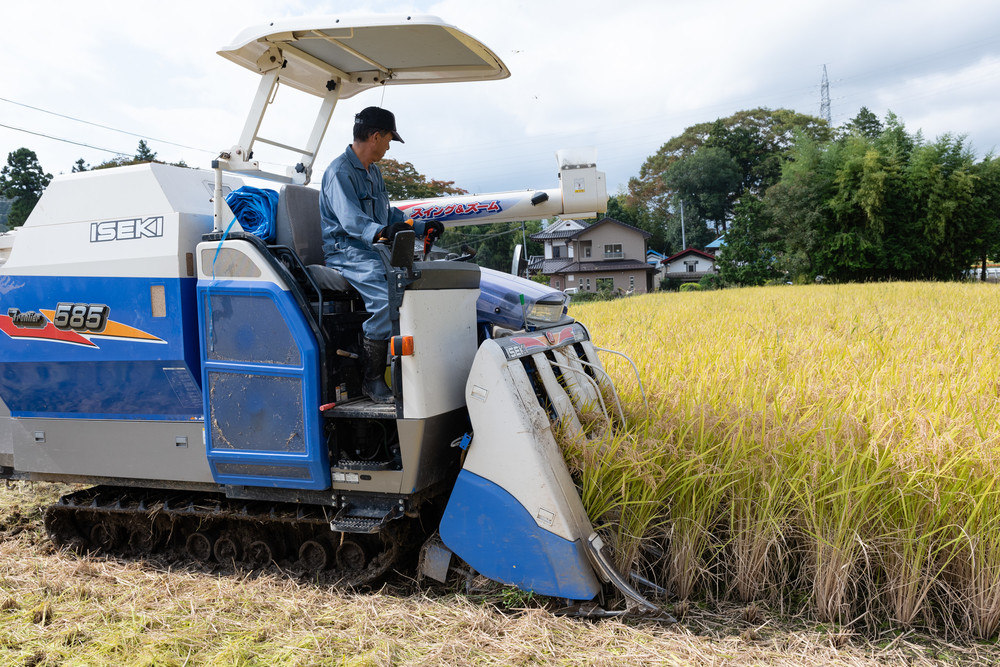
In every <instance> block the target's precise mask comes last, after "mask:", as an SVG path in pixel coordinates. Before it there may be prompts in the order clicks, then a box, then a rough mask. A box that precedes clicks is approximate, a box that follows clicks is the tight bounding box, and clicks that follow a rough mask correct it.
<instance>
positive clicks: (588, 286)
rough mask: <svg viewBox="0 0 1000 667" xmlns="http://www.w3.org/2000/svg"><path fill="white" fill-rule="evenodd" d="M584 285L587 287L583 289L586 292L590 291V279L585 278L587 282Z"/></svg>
mask: <svg viewBox="0 0 1000 667" xmlns="http://www.w3.org/2000/svg"><path fill="white" fill-rule="evenodd" d="M586 285H587V286H586V288H585V289H586V290H587V291H588V292H589V291H590V278H587V282H586Z"/></svg>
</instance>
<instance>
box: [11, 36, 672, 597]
mask: <svg viewBox="0 0 1000 667" xmlns="http://www.w3.org/2000/svg"><path fill="white" fill-rule="evenodd" d="M220 54H221V55H222V56H224V57H225V58H227V59H229V60H231V61H233V62H235V63H237V64H239V65H242V66H243V67H245V68H247V69H249V70H251V71H253V72H255V73H256V74H258V75H259V76H260V85H259V88H258V90H257V94H256V96H255V99H254V101H253V104H252V106H251V109H250V113H249V115H248V118H247V121H246V125H245V128H244V130H243V132H242V135H241V136H240V138H239V142H238V143H237V144H236V145H235V146H233V147H231V148H229V149H227V150H226V151H224V152H222V154H221V155H220V156H219V158H218V160H216V161H214V162H213V164H212V169H211V170H202V169H188V168H182V167H174V166H168V165H162V164H144V165H137V166H129V167H121V168H116V169H106V170H100V171H92V172H83V173H74V174H67V175H64V176H60V177H57V178H56V179H55V180H54V181H53V182H52V184H51V185H50V186H49V187H48V188H47V189H46V191H45V193H44V195H43V196H42V198H41V200H40V201H39V203H38V205H37V206H36V207H35V209H34V211H33V212H32V214H31V217H30V218H29V219H28V221H27V222H26V223H25V224H24V226H23V228H22V229H21V230H20V231H19V232H18V235H17V239H16V242H15V243H14V245H13V248H12V251H11V254H10V257H9V260H8V261H7V262H6V264H4V265H3V266H2V267H0V295H2V299H3V301H2V305H3V308H2V310H0V330H2V334H0V399H2V403H0V476H2V477H4V478H7V479H28V480H50V481H60V482H70V483H81V484H86V485H92V486H89V488H86V489H84V490H81V491H77V492H74V493H71V494H70V495H67V496H65V497H63V498H62V499H60V501H59V502H58V503H56V504H54V505H52V506H51V507H49V508H47V510H46V515H45V525H46V528H47V530H48V533H49V535H50V536H51V538H52V540H53V541H54V542H55V543H56V544H58V545H65V546H71V547H75V548H80V549H89V550H98V551H102V552H107V553H122V554H138V555H141V554H145V553H149V552H154V551H164V552H166V553H170V554H177V555H183V556H184V557H188V558H192V559H195V560H198V561H203V562H211V561H219V562H224V563H228V562H236V563H239V564H243V565H248V566H267V565H268V564H270V563H271V562H278V563H281V564H283V565H285V566H286V567H288V568H290V569H295V568H299V569H301V570H303V571H305V572H308V573H310V574H311V575H312V576H316V577H318V578H322V579H326V580H330V581H340V582H344V583H347V584H361V583H365V582H368V581H373V580H375V579H377V578H378V577H379V576H381V575H382V574H384V573H385V572H387V571H388V570H389V568H391V567H393V565H395V564H396V563H398V562H399V561H400V559H402V558H403V557H404V556H407V555H408V554H414V553H416V551H417V549H418V547H420V545H421V544H423V545H424V546H423V550H422V559H421V562H422V565H421V567H422V570H423V571H424V572H425V573H426V574H428V575H430V576H435V577H437V578H443V577H444V576H445V575H446V574H447V572H448V567H449V565H448V564H449V561H450V560H451V557H452V554H456V555H457V556H459V557H460V558H461V559H462V560H464V561H465V562H466V563H467V564H468V565H470V566H471V567H472V568H474V569H475V570H477V571H478V572H480V573H481V574H483V575H485V576H487V577H489V578H491V579H494V580H497V581H500V582H504V583H509V584H514V585H517V586H519V587H521V588H523V589H526V590H532V591H536V592H538V593H542V594H545V595H549V596H555V597H558V598H564V599H567V600H571V601H589V600H591V599H593V598H595V596H598V595H600V594H601V591H602V582H604V583H607V582H613V583H614V584H615V585H616V586H617V587H618V588H619V589H620V590H622V592H623V593H625V595H626V596H627V597H628V599H630V600H632V601H633V603H634V604H633V605H632V606H633V607H635V606H636V605H638V607H639V608H646V609H653V607H652V605H650V604H649V603H648V602H646V601H645V600H643V599H642V597H641V596H640V595H639V594H638V593H637V592H636V591H635V590H634V589H632V588H631V587H630V586H629V585H628V584H627V583H626V582H625V581H624V580H623V579H622V577H621V576H620V575H618V574H617V573H616V572H615V571H614V569H613V568H612V567H611V566H610V565H609V563H608V561H607V557H606V555H605V554H604V553H603V552H602V544H601V541H600V538H599V537H598V536H597V535H596V534H595V533H594V530H593V528H592V526H591V523H590V520H589V519H588V517H587V515H586V513H585V511H584V509H583V505H582V503H581V500H580V498H579V495H578V493H577V490H576V488H575V487H574V484H573V481H572V479H571V478H570V474H569V472H568V470H567V467H566V464H565V462H564V460H563V457H562V454H561V452H560V449H559V447H558V445H557V444H556V441H555V439H554V437H553V429H554V428H555V427H556V425H557V424H558V425H559V427H560V428H562V429H568V432H569V433H571V434H573V433H575V434H578V435H580V434H582V433H583V429H582V427H581V421H580V419H579V417H578V413H580V412H584V411H589V410H596V411H598V412H600V411H601V410H604V411H605V412H606V411H607V407H606V403H607V402H608V401H606V397H611V396H613V394H614V388H613V387H612V386H611V383H610V381H609V379H608V378H607V376H606V375H605V373H604V372H603V370H602V367H601V363H600V361H599V360H598V358H597V355H596V352H595V349H594V347H593V345H592V344H591V342H590V337H589V335H588V332H587V330H586V329H585V328H584V327H583V326H582V325H581V324H579V323H576V322H574V321H573V320H572V319H571V318H569V317H568V316H567V315H566V308H565V296H564V295H563V294H562V293H561V292H557V291H555V290H551V289H549V288H546V287H543V286H541V285H538V284H536V283H533V282H529V281H526V280H523V279H520V278H517V277H515V276H510V275H507V274H501V273H498V272H492V271H488V270H486V269H480V268H479V267H477V266H476V265H475V264H472V263H469V262H463V261H453V260H452V261H449V260H444V261H415V260H414V252H413V250H414V248H413V238H412V234H401V235H398V236H397V242H396V243H395V244H394V246H393V247H392V248H384V252H383V253H382V254H383V256H384V261H385V265H386V270H387V272H388V275H389V285H390V304H391V310H392V326H393V334H394V337H393V340H392V347H391V350H392V351H391V359H390V360H388V364H387V373H386V377H387V382H389V383H390V385H391V388H392V392H393V394H394V398H395V401H394V403H392V404H388V405H380V404H375V403H372V402H371V401H369V400H367V399H365V398H363V395H362V394H361V392H360V382H361V376H360V368H359V366H360V362H359V360H358V356H359V353H360V349H359V347H360V340H361V323H362V321H363V320H364V319H365V318H366V317H367V313H366V312H365V311H364V306H363V303H362V301H361V300H360V298H359V296H358V295H357V293H356V292H354V291H353V290H352V289H351V288H350V287H349V286H348V285H347V284H346V281H344V279H343V277H342V276H340V275H339V274H338V273H337V272H336V271H334V270H333V269H329V268H327V267H325V266H323V256H322V249H321V240H320V220H319V204H318V198H319V193H318V191H317V190H316V189H314V188H309V187H306V185H307V184H308V183H309V181H310V178H311V176H312V173H313V168H314V164H313V159H314V156H315V155H316V153H317V150H318V148H319V145H320V143H321V142H322V139H323V135H324V133H325V131H326V127H327V124H328V122H329V120H330V117H331V115H332V113H333V110H334V107H335V105H336V103H337V101H338V100H340V99H346V98H349V97H351V96H354V95H356V94H358V93H361V92H364V91H366V90H368V89H370V88H380V87H382V86H393V85H400V84H417V83H438V82H452V81H482V80H490V79H503V78H505V77H507V76H509V72H508V71H507V69H506V67H505V66H504V64H503V63H502V62H501V61H500V59H499V58H497V57H496V55H494V54H493V53H492V52H491V51H490V50H489V49H487V48H486V47H485V46H483V45H482V44H480V43H479V42H478V41H476V40H475V39H473V38H472V37H470V36H469V35H467V34H465V33H464V32H462V31H460V30H458V29H456V28H454V27H452V26H449V25H446V24H444V23H442V22H441V21H440V20H439V19H436V18H433V17H406V18H405V19H401V20H395V21H387V20H383V19H376V20H370V19H368V20H362V19H357V18H345V19H336V18H333V19H325V20H324V21H320V22H317V21H301V20H300V21H291V22H286V23H274V24H270V25H269V26H267V27H266V28H264V29H261V30H250V31H247V32H244V33H243V34H241V35H240V36H239V37H238V38H237V39H236V41H235V42H234V43H233V45H232V46H230V47H227V48H225V49H224V50H222V51H220ZM278 86H288V87H291V88H293V89H296V90H299V91H303V92H305V93H309V94H312V95H315V96H317V97H319V98H320V100H321V102H320V105H319V113H318V115H317V118H316V121H315V123H314V125H313V127H312V130H311V132H310V134H309V137H308V140H307V143H306V145H305V147H304V148H293V147H291V146H288V145H285V144H281V143H280V142H276V141H272V140H269V139H265V138H264V137H262V136H260V131H261V122H262V119H263V117H264V115H265V113H266V112H268V110H269V109H270V108H271V101H272V99H273V97H274V93H275V91H276V89H277V87H278ZM265 144H266V145H268V146H271V147H277V148H278V149H281V150H284V151H286V152H287V151H292V152H293V153H294V154H295V155H296V156H297V160H294V162H295V165H294V166H293V167H290V168H289V169H288V170H287V172H284V173H268V172H267V171H266V170H264V169H263V168H262V166H261V165H262V163H260V162H257V161H255V160H254V148H255V146H262V145H265ZM291 161H292V160H290V162H291ZM240 174H242V175H245V176H248V177H254V178H264V179H269V180H271V181H277V182H279V183H281V184H282V185H281V186H279V187H280V188H281V190H280V198H279V200H278V207H277V215H276V218H275V220H274V224H275V228H276V230H275V238H273V239H269V240H268V239H262V238H260V237H259V236H256V235H254V234H251V233H249V232H248V231H246V230H244V229H243V228H242V227H241V226H240V225H239V223H238V222H233V221H234V215H233V212H232V211H231V210H230V207H229V206H228V205H227V203H226V195H227V194H228V193H229V192H231V191H233V190H236V189H238V188H240V187H241V186H242V185H244V182H243V180H242V178H240V177H239V176H238V175H240ZM559 177H560V182H559V185H558V187H556V188H554V189H551V190H542V191H527V192H506V193H499V194H491V195H481V196H462V197H447V198H441V199H434V200H429V201H410V202H398V203H396V204H395V205H396V206H398V207H399V208H401V209H403V210H404V211H405V212H407V214H408V215H410V216H411V217H414V218H419V217H426V218H434V219H437V220H441V221H442V222H443V223H444V224H445V225H446V226H454V225H460V224H479V223H483V222H494V221H503V220H524V219H536V218H542V217H548V216H553V215H586V214H590V215H593V214H595V212H598V211H603V210H604V208H605V202H606V192H605V187H604V182H603V178H604V176H603V174H602V173H601V172H599V171H597V169H596V167H595V166H594V164H593V160H592V159H589V158H586V157H582V158H581V157H579V156H573V155H570V154H568V153H562V154H560V173H559ZM407 236H409V238H406V237H407ZM459 259H462V258H459ZM581 437H582V435H581ZM435 529H437V531H438V534H439V536H440V539H432V540H428V541H427V542H426V543H425V540H426V539H427V537H428V535H429V534H432V533H434V532H435Z"/></svg>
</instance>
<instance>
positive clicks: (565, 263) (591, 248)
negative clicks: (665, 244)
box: [528, 218, 657, 294]
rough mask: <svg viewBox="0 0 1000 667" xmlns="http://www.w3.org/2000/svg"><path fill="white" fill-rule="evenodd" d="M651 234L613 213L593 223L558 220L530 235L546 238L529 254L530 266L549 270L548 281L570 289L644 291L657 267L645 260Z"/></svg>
mask: <svg viewBox="0 0 1000 667" xmlns="http://www.w3.org/2000/svg"><path fill="white" fill-rule="evenodd" d="M650 236H652V235H651V234H650V233H649V232H646V231H644V230H642V229H639V228H638V227H633V226H632V225H627V224H625V223H624V222H619V221H618V220H615V219H614V218H602V219H601V220H598V221H597V222H595V223H593V224H591V225H587V224H585V223H583V222H580V221H579V220H557V221H556V222H555V223H553V224H552V225H549V226H548V227H547V228H545V229H544V230H542V231H541V232H539V233H538V234H532V235H531V238H532V239H533V240H535V241H541V242H542V243H543V244H544V246H545V254H544V255H543V256H536V257H532V258H531V260H530V261H529V262H528V272H529V273H531V274H538V273H541V274H544V275H547V276H549V285H550V286H552V287H554V288H556V289H560V290H564V291H568V292H570V293H573V292H597V291H600V290H602V289H606V290H609V291H612V292H620V293H622V294H644V293H646V292H649V291H652V289H653V275H654V274H655V273H656V271H657V268H656V267H655V266H651V265H649V264H647V263H646V240H647V239H648V238H649V237H650Z"/></svg>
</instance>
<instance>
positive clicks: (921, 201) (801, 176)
mask: <svg viewBox="0 0 1000 667" xmlns="http://www.w3.org/2000/svg"><path fill="white" fill-rule="evenodd" d="M998 198H1000V164H998V162H997V160H996V159H994V157H993V156H987V157H986V158H985V159H983V160H980V161H977V160H976V158H975V154H974V152H973V150H972V148H971V147H970V146H969V145H968V143H967V142H966V139H965V137H962V136H956V135H953V134H945V135H943V136H941V137H939V138H938V139H936V140H934V141H928V140H926V139H925V138H924V137H923V135H922V134H921V133H920V132H916V133H911V132H909V131H907V129H906V127H905V125H904V123H903V121H902V120H901V119H899V118H898V117H896V116H895V115H893V114H892V113H891V112H890V113H889V114H888V115H887V116H886V118H885V119H884V121H883V120H879V119H878V118H877V117H876V116H875V114H873V113H872V112H871V111H869V110H868V109H867V108H865V107H862V108H861V110H860V111H859V112H858V114H857V116H855V117H854V118H853V119H851V120H850V121H849V122H848V123H846V124H844V125H843V126H841V127H837V128H834V127H830V126H829V125H828V124H827V123H826V122H825V121H823V120H821V119H819V118H815V117H812V116H808V115H804V114H798V113H795V112H792V111H788V110H785V109H778V110H769V109H754V110H751V111H741V112H739V113H737V114H734V115H732V116H730V117H728V118H722V119H719V120H716V121H715V122H713V123H703V124H699V125H695V126H692V127H689V128H687V129H686V130H685V131H684V132H683V133H682V134H681V135H680V136H678V137H675V138H673V139H671V140H670V141H668V142H667V143H666V144H664V145H663V146H662V147H661V148H660V150H659V151H657V153H655V154H654V155H652V156H651V157H650V158H648V159H647V160H646V162H645V163H644V164H643V166H642V168H641V169H640V173H639V175H638V176H637V177H635V178H632V179H631V180H630V181H629V185H628V190H627V191H626V192H622V193H620V194H618V195H616V196H615V197H614V198H613V200H614V201H612V202H611V206H610V207H609V215H610V214H611V210H612V209H614V210H615V212H616V214H617V215H616V217H619V219H621V220H622V221H623V222H629V223H630V224H633V225H636V226H639V227H642V228H644V229H646V230H647V231H650V232H651V233H653V238H652V239H651V244H652V247H654V248H656V249H658V250H661V251H662V252H665V253H666V254H672V253H674V252H677V251H679V250H681V249H683V248H682V247H681V233H680V224H681V223H680V211H681V206H683V207H684V208H683V210H684V214H685V215H684V218H685V227H686V230H687V233H686V239H687V245H688V246H689V247H694V248H699V249H702V248H704V246H705V244H707V243H708V242H710V241H711V240H713V239H714V238H716V237H718V236H724V238H723V243H724V246H723V250H722V251H721V253H720V254H719V257H718V266H719V272H720V274H719V275H720V278H721V279H722V282H723V283H725V284H733V285H760V284H764V283H767V282H769V281H782V282H785V281H812V280H816V279H821V280H835V281H865V280H952V279H958V278H962V277H963V276H965V275H966V274H967V273H968V271H969V269H970V268H971V267H973V266H978V267H980V270H981V271H982V272H983V275H985V269H986V262H987V259H988V258H989V257H996V256H1000V201H998Z"/></svg>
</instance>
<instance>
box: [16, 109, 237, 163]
mask: <svg viewBox="0 0 1000 667" xmlns="http://www.w3.org/2000/svg"><path fill="white" fill-rule="evenodd" d="M0 102H7V103H8V104H14V105H17V106H19V107H24V108H25V109H31V110H32V111H41V112H42V113H47V114H49V115H51V116H57V117H59V118H65V119H66V120H72V121H74V122H77V123H83V124H84V125H91V126H93V127H99V128H101V129H102V130H110V131H112V132H119V133H121V134H127V135H129V136H130V137H138V138H139V139H149V140H151V141H156V142H158V143H161V144H169V145H171V146H177V147H178V148H187V149H188V150H192V151H201V152H202V153H217V152H218V151H209V150H205V149H204V148H196V147H194V146H186V145H184V144H178V143H175V142H173V141H167V140H166V139H157V138H156V137H148V136H146V135H144V134H136V133H135V132H128V131H127V130H120V129H118V128H117V127H111V126H109V125H101V124H100V123H94V122H92V121H89V120H83V119H82V118H76V117H74V116H68V115H66V114H62V113H58V112H56V111H49V110H48V109H42V108H40V107H34V106H31V105H30V104H25V103H23V102H17V101H15V100H11V99H7V98H6V97H0ZM50 138H52V137H50ZM70 143H73V142H70Z"/></svg>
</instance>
